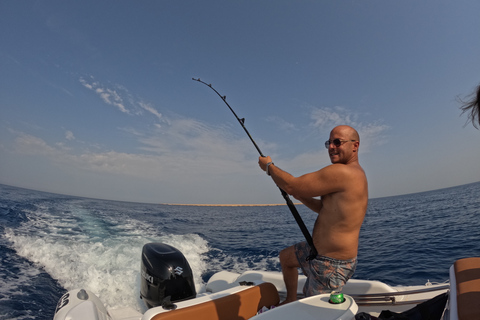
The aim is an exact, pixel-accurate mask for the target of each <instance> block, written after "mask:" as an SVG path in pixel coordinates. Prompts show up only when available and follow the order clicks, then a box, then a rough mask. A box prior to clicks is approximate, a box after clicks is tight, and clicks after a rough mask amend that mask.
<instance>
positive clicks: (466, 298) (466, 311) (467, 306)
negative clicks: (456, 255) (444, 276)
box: [454, 258, 480, 320]
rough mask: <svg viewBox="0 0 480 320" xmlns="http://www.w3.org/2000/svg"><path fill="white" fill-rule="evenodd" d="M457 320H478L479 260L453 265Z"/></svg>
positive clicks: (463, 261) (479, 296)
mask: <svg viewBox="0 0 480 320" xmlns="http://www.w3.org/2000/svg"><path fill="white" fill-rule="evenodd" d="M454 269H455V279H456V281H457V288H456V289H457V309H458V319H459V320H467V319H468V320H472V319H480V258H466V259H460V260H457V261H456V262H455V263H454Z"/></svg>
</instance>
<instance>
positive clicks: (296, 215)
mask: <svg viewBox="0 0 480 320" xmlns="http://www.w3.org/2000/svg"><path fill="white" fill-rule="evenodd" d="M192 80H194V81H198V82H200V83H203V84H204V85H206V86H208V87H210V89H212V90H213V91H215V93H216V94H217V95H218V96H219V97H220V98H221V99H222V100H223V102H225V104H226V105H227V107H228V108H229V109H230V111H232V113H233V115H234V116H235V118H237V121H238V123H240V125H241V126H242V128H243V130H245V133H246V134H247V136H248V137H249V138H250V141H252V143H253V145H254V146H255V148H256V149H257V151H258V153H259V154H260V156H261V157H265V156H264V155H263V153H262V151H261V150H260V148H259V147H258V145H257V144H256V143H255V140H253V138H252V136H251V135H250V133H249V132H248V130H247V128H246V127H245V118H241V119H240V118H239V117H238V116H237V114H236V113H235V111H233V109H232V107H230V105H229V104H228V102H227V96H222V95H221V94H220V93H219V92H218V91H217V90H215V88H214V87H213V86H212V84H210V83H206V82H204V81H202V80H200V78H198V79H195V78H192ZM277 187H278V186H277ZM278 189H280V193H281V194H282V196H283V198H284V199H285V201H286V202H287V206H288V208H289V209H290V211H291V212H292V215H293V217H294V218H295V221H296V222H297V224H298V226H299V227H300V230H301V231H302V233H303V236H304V237H305V239H306V240H307V243H308V245H309V246H310V248H311V252H310V256H309V257H308V258H307V260H310V259H313V258H315V257H316V256H317V250H316V249H315V246H314V245H313V239H312V236H311V235H310V232H309V231H308V229H307V227H306V226H305V223H304V222H303V220H302V218H301V217H300V214H299V213H298V211H297V208H296V207H295V205H294V204H293V202H292V200H291V199H290V197H289V196H288V194H287V193H286V192H285V190H283V189H282V188H280V187H278Z"/></svg>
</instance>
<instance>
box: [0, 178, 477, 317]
mask: <svg viewBox="0 0 480 320" xmlns="http://www.w3.org/2000/svg"><path fill="white" fill-rule="evenodd" d="M479 195H480V182H478V183H473V184H468V185H463V186H458V187H453V188H448V189H441V190H436V191H430V192H424V193H416V194H409V195H403V196H396V197H388V198H379V199H372V200H370V203H369V208H368V212H367V216H366V219H365V222H364V224H363V227H362V230H361V234H360V248H359V257H358V258H359V265H358V267H357V271H356V273H355V276H354V278H358V279H371V280H380V281H384V282H386V283H388V284H390V285H414V284H424V283H426V282H427V281H430V282H444V281H446V280H448V268H449V267H450V266H451V264H452V263H453V262H454V261H455V260H457V259H460V258H465V257H470V256H480V245H479V244H480V196H479ZM282 200H283V199H281V196H280V195H279V202H281V201H282ZM297 208H298V211H299V213H300V214H301V216H302V218H303V219H304V221H305V223H306V225H307V226H309V227H311V226H313V221H314V220H315V215H314V214H313V213H311V212H310V211H309V210H308V209H307V208H305V207H303V206H297ZM302 240H303V236H302V233H301V232H300V229H299V228H298V226H297V225H296V223H295V220H294V219H293V217H292V215H291V213H290V211H289V210H288V207H286V206H238V207H206V206H170V205H159V204H142V203H129V202H115V201H105V200H95V199H86V198H78V197H72V196H65V195H58V194H51V193H44V192H38V191H32V190H26V189H20V188H15V187H10V186H5V185H0V319H36V320H38V319H52V318H53V315H54V311H55V306H56V304H57V302H58V299H59V298H60V297H61V296H62V295H63V294H64V293H65V292H66V291H67V290H71V289H74V288H86V289H89V290H91V291H93V292H94V293H95V294H97V295H98V296H99V297H100V299H101V300H102V301H103V302H104V303H105V305H106V306H108V307H122V306H131V307H133V308H136V309H137V310H139V311H143V310H144V307H143V304H142V302H141V301H140V299H139V290H140V256H141V250H142V246H143V245H144V244H145V243H148V242H164V243H167V244H170V245H172V246H174V247H176V248H177V249H179V250H180V251H182V252H183V254H184V255H185V257H186V258H187V260H188V261H189V263H190V266H191V267H192V270H193V272H194V276H195V284H196V287H197V291H201V290H202V288H204V284H205V282H206V281H207V280H208V278H209V277H210V276H211V275H212V274H213V273H215V272H217V271H220V270H229V271H237V272H242V271H245V270H280V265H279V262H278V258H277V256H278V252H279V251H280V250H281V249H283V248H284V247H286V246H289V245H292V244H293V243H295V242H298V241H302Z"/></svg>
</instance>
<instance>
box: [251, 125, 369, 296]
mask: <svg viewBox="0 0 480 320" xmlns="http://www.w3.org/2000/svg"><path fill="white" fill-rule="evenodd" d="M359 145H360V138H359V136H358V133H357V131H356V130H355V129H353V128H352V127H349V126H338V127H335V128H334V129H333V130H332V131H331V133H330V139H329V140H327V141H326V142H325V147H327V148H328V153H329V156H330V161H331V162H332V164H331V165H329V166H327V167H325V168H323V169H321V170H319V171H316V172H312V173H307V174H305V175H302V176H300V177H294V176H292V175H291V174H289V173H288V172H285V171H283V170H282V169H280V168H278V167H277V166H275V165H274V164H273V162H272V160H271V158H270V157H260V158H259V162H258V163H259V165H260V168H261V169H262V170H264V171H266V172H267V174H268V175H270V176H271V177H272V179H273V181H275V183H276V184H277V185H278V186H279V187H280V188H281V189H283V190H284V191H285V192H287V193H288V194H290V195H292V196H293V197H295V198H296V199H298V200H299V201H301V202H302V203H303V204H305V205H306V206H307V207H308V208H310V209H311V210H313V211H314V212H316V213H318V217H317V220H316V221H315V225H314V228H313V235H312V238H313V244H314V246H315V248H316V250H317V252H318V255H317V256H316V257H315V258H314V259H311V260H308V261H307V259H306V258H307V257H308V256H309V254H310V247H309V246H308V244H306V242H301V243H298V244H296V245H293V246H291V247H288V248H286V249H284V250H282V251H281V252H280V264H281V266H282V273H283V279H284V281H285V285H286V288H287V297H286V300H285V301H284V302H283V303H288V302H292V301H295V300H296V299H297V286H298V268H299V267H300V268H302V270H303V273H304V274H305V275H306V276H307V281H306V282H305V286H304V288H303V292H304V293H305V295H306V296H311V295H315V294H320V293H328V292H331V291H340V290H341V289H342V287H343V285H345V283H346V282H347V280H348V279H349V278H350V277H351V276H352V275H353V273H354V271H355V268H356V264H357V251H358V237H359V233H360V227H361V225H362V223H363V219H364V217H365V213H366V210H367V203H368V185H367V178H366V176H365V172H364V171H363V169H362V167H361V166H360V164H359V163H358V148H359ZM317 197H320V198H317Z"/></svg>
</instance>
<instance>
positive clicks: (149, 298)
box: [140, 243, 197, 308]
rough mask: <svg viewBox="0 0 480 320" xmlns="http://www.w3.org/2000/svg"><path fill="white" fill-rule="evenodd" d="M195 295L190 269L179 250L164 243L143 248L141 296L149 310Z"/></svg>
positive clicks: (147, 245)
mask: <svg viewBox="0 0 480 320" xmlns="http://www.w3.org/2000/svg"><path fill="white" fill-rule="evenodd" d="M196 295H197V292H196V290H195V283H194V281H193V273H192V269H191V268H190V265H189V264H188V261H187V259H185V256H184V255H183V254H182V253H181V252H180V251H179V250H177V249H176V248H174V247H172V246H169V245H167V244H164V243H147V244H146V245H144V246H143V250H142V266H141V286H140V297H141V298H142V299H143V301H144V302H145V304H146V305H147V307H148V308H152V307H156V306H160V305H164V306H165V305H171V302H177V301H182V300H188V299H192V298H195V297H196ZM172 308H174V306H172Z"/></svg>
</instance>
